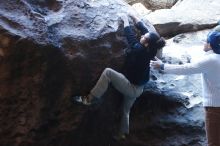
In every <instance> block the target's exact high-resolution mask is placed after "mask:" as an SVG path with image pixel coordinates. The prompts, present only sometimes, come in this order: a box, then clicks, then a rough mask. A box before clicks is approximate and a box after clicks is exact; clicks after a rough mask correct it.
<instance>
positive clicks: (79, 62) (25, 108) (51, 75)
mask: <svg viewBox="0 0 220 146" xmlns="http://www.w3.org/2000/svg"><path fill="white" fill-rule="evenodd" d="M129 10H131V7H130V6H129V5H127V4H126V3H125V2H124V1H120V0H113V1H108V0H101V1H90V0H80V1H79V0H65V1H64V0H63V1H61V0H59V1H58V0H50V1H45V0H39V1H34V0H19V1H14V0H7V1H0V87H1V88H0V103H1V106H0V119H1V120H0V143H1V145H4V146H38V145H40V146H50V145H51V146H60V145H68V146H85V145H86V146H90V145H91V146H93V145H97V146H99V145H100V146H109V145H114V146H117V145H126V146H129V145H130V146H135V145H138V146H146V145H148V144H150V145H151V146H160V145H161V146H166V145H167V146H168V145H176V146H179V145H191V146H193V145H198V144H200V145H202V144H204V143H205V139H204V134H205V133H204V120H203V119H202V118H195V119H194V118H192V116H191V115H194V114H196V115H199V116H198V117H202V116H201V114H202V108H201V105H200V104H198V105H196V106H193V107H192V108H190V109H189V107H188V106H187V104H186V103H188V102H189V99H188V96H183V95H182V94H180V93H176V92H174V91H173V90H171V91H170V90H169V88H168V89H167V88H166V89H165V90H164V88H160V87H161V86H159V87H158V85H157V84H158V83H157V82H159V81H158V80H157V81H155V80H156V79H157V78H159V77H157V76H152V77H151V78H152V80H153V81H152V82H149V87H146V88H147V89H146V90H147V92H146V93H145V94H143V95H142V96H141V97H140V98H139V99H138V100H137V102H136V103H135V105H134V108H133V109H134V110H133V111H132V113H131V121H132V122H131V135H130V136H129V138H128V139H127V140H126V141H123V142H115V141H113V140H112V138H111V137H112V135H113V134H114V133H115V132H116V130H117V129H118V123H119V113H120V103H121V95H120V94H119V93H117V91H115V90H113V89H112V88H111V89H110V91H108V92H107V93H106V94H105V96H104V97H103V99H102V101H101V103H102V104H98V105H94V106H92V107H80V106H77V105H73V104H72V103H71V101H70V100H69V97H71V96H74V95H79V94H80V95H81V94H83V95H85V94H87V93H88V92H89V90H90V89H91V87H92V86H93V85H94V84H95V82H96V80H97V79H98V77H99V76H100V73H101V72H102V70H103V69H104V68H105V67H111V68H114V69H116V70H119V71H120V70H121V67H122V63H123V59H124V49H125V48H126V47H127V46H126V43H127V42H126V39H125V37H124V35H123V28H122V23H121V21H120V20H119V19H118V15H117V14H118V13H127V12H128V11H129ZM152 15H153V14H152ZM155 17H156V16H155ZM145 22H146V23H148V22H147V21H145ZM153 22H154V21H153ZM148 24H149V23H148ZM160 25H161V26H163V23H161V24H160ZM156 26H157V25H156ZM209 26H210V25H209ZM167 28H168V27H167ZM167 28H166V27H162V28H161V29H160V32H161V31H162V32H163V31H164V30H166V29H167ZM172 32H173V33H174V32H175V31H172ZM162 34H164V35H165V34H166V33H162ZM159 83H160V82H159ZM160 85H161V84H160ZM167 86H168V87H169V85H167ZM155 115H156V116H155ZM180 115H183V116H180ZM148 117H149V118H148ZM185 129H187V130H185ZM167 130H168V131H167ZM192 137H193V138H194V139H192ZM195 137H196V138H195Z"/></svg>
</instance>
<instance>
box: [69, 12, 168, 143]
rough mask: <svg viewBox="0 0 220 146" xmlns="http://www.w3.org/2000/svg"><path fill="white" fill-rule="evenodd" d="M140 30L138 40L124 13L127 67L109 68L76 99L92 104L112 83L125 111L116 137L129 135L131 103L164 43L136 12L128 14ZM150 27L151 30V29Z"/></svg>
mask: <svg viewBox="0 0 220 146" xmlns="http://www.w3.org/2000/svg"><path fill="white" fill-rule="evenodd" d="M129 16H130V17H131V19H132V20H133V21H134V23H135V25H136V27H137V29H139V30H140V32H141V38H140V40H138V39H137V38H136V36H135V33H134V31H133V29H132V27H131V26H130V24H129V20H128V16H127V15H121V16H120V18H121V19H122V20H123V22H124V32H125V36H126V37H127V41H128V44H129V49H127V50H126V51H125V52H126V59H125V63H124V70H123V72H122V73H120V72H118V71H115V70H113V69H111V68H106V69H105V70H104V71H103V72H102V74H101V77H100V78H99V80H98V82H97V83H96V85H95V86H94V88H93V89H92V90H91V91H90V93H89V94H88V95H87V96H75V97H73V100H74V101H76V102H78V103H81V104H84V105H90V104H91V103H92V100H93V99H94V98H100V97H102V96H103V94H104V93H105V92H106V90H107V88H108V86H109V84H110V83H111V84H112V85H113V87H114V88H115V89H116V90H118V91H119V92H120V93H122V94H123V97H124V98H123V105H122V106H123V108H122V109H123V111H122V117H121V127H120V131H119V133H118V134H117V135H116V136H115V137H114V138H115V139H116V140H122V139H125V138H126V136H127V135H128V134H129V113H130V109H131V107H132V105H133V104H134V102H135V100H136V98H137V97H139V96H140V95H141V94H142V92H143V88H144V85H145V84H146V83H147V82H148V80H149V71H150V60H151V59H153V58H154V57H155V55H156V53H157V50H159V49H161V48H162V47H164V46H165V40H164V38H162V37H160V36H159V34H158V33H157V32H156V31H155V32H153V31H152V32H149V31H148V28H147V27H146V26H145V24H144V23H143V22H142V21H141V20H140V18H138V17H137V16H135V15H133V14H129ZM149 30H150V29H149Z"/></svg>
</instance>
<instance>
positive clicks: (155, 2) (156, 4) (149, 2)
mask: <svg viewBox="0 0 220 146" xmlns="http://www.w3.org/2000/svg"><path fill="white" fill-rule="evenodd" d="M126 2H128V3H129V4H135V3H142V4H143V5H145V6H146V7H147V8H148V9H150V10H156V9H166V8H171V7H172V6H173V5H174V4H175V3H176V2H177V0H126Z"/></svg>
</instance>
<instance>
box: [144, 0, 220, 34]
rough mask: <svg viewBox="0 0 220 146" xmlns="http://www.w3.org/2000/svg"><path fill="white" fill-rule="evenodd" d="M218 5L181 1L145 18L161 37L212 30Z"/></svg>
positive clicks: (212, 0)
mask: <svg viewBox="0 0 220 146" xmlns="http://www.w3.org/2000/svg"><path fill="white" fill-rule="evenodd" d="M219 9H220V3H219V2H218V1H216V0H199V1H197V2H195V1H194V0H183V1H179V2H178V3H176V5H174V6H173V7H172V8H171V9H162V10H156V11H155V12H153V13H150V14H149V15H147V16H146V17H145V18H146V19H148V20H149V21H150V22H152V23H153V24H154V26H155V27H156V29H157V30H158V31H159V32H160V34H161V35H163V36H170V37H172V36H175V35H177V34H180V33H185V32H192V31H198V30H203V29H208V28H213V27H214V26H215V25H217V22H218V21H219V15H220V11H217V10H219Z"/></svg>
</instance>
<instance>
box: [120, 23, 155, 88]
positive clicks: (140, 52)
mask: <svg viewBox="0 0 220 146" xmlns="http://www.w3.org/2000/svg"><path fill="white" fill-rule="evenodd" d="M136 27H137V28H138V29H139V30H140V32H141V35H143V34H145V33H147V32H148V29H147V27H146V26H145V25H144V23H143V22H138V23H137V24H136ZM124 31H125V35H126V37H127V40H128V44H129V48H128V49H127V50H126V59H125V66H124V71H123V73H124V75H125V76H126V77H127V79H128V80H129V81H130V82H131V83H132V84H135V85H144V84H145V83H147V82H148V80H149V74H150V60H151V59H153V58H154V57H155V55H156V53H157V49H154V48H153V46H149V47H144V46H143V45H142V44H141V43H140V41H139V40H138V39H137V38H136V35H135V33H134V31H133V29H132V28H131V26H127V27H125V28H124Z"/></svg>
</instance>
